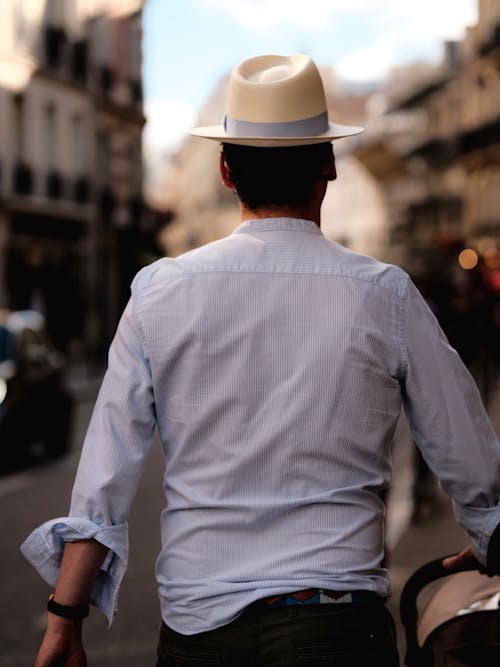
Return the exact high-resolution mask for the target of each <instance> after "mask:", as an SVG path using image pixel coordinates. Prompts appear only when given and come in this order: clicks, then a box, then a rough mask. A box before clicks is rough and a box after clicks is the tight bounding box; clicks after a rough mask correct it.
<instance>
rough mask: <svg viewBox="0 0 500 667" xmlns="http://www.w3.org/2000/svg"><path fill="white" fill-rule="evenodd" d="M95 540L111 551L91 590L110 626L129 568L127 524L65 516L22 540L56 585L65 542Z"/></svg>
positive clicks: (42, 572) (31, 559)
mask: <svg viewBox="0 0 500 667" xmlns="http://www.w3.org/2000/svg"><path fill="white" fill-rule="evenodd" d="M92 539H94V540H96V541H97V542H100V543H101V544H103V545H104V546H106V547H108V549H109V553H108V555H107V557H106V559H105V561H104V563H103V565H102V566H101V570H100V572H99V574H98V576H97V578H96V580H95V581H94V583H93V585H92V589H91V591H90V600H89V601H90V603H91V604H93V605H94V606H95V607H97V608H98V609H100V610H101V611H102V612H103V613H104V615H105V616H106V618H107V619H108V623H109V625H111V623H112V622H113V618H114V616H115V614H116V610H117V600H118V592H119V589H120V585H121V582H122V579H123V575H124V574H125V571H126V569H127V558H128V524H126V523H122V524H119V525H116V526H99V525H97V524H96V523H94V522H93V521H90V520H89V519H82V518H77V517H62V518H58V519H52V520H51V521H47V522H46V523H43V524H42V525H41V526H39V527H38V528H36V529H35V530H34V531H33V532H32V533H31V534H30V535H29V536H28V537H27V538H26V540H25V541H24V542H23V543H22V545H21V552H22V554H23V555H24V557H25V558H26V559H27V560H28V561H29V562H30V563H31V564H32V565H33V567H34V568H35V569H36V570H37V571H38V573H39V574H40V576H41V577H43V579H45V581H46V582H47V583H48V584H50V585H51V586H54V587H55V586H56V584H57V580H58V577H59V570H60V567H61V559H62V554H63V549H64V543H65V542H77V541H79V540H92Z"/></svg>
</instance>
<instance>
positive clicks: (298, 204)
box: [23, 55, 500, 667]
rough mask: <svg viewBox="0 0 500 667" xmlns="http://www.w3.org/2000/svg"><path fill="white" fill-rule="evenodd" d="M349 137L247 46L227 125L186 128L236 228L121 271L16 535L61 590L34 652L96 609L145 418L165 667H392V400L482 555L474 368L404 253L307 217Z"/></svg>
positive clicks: (492, 454)
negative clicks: (122, 290)
mask: <svg viewBox="0 0 500 667" xmlns="http://www.w3.org/2000/svg"><path fill="white" fill-rule="evenodd" d="M359 131H361V128H357V127H351V126H341V125H337V124H334V123H330V122H329V121H328V115H327V107H326V101H325V95H324V91H323V86H322V83H321V79H320V75H319V72H318V70H317V68H316V66H315V65H314V63H313V62H312V61H311V59H310V58H308V57H307V56H302V55H300V56H292V57H281V56H262V57H257V58H252V59H250V60H248V61H245V62H243V63H242V64H241V65H239V66H238V67H236V68H235V69H234V71H233V73H232V76H231V80H230V84H229V93H228V101H227V115H226V117H225V121H224V125H223V126H216V127H206V128H197V129H196V130H193V132H192V133H193V134H195V135H197V136H201V137H205V138H208V139H211V140H215V141H218V142H220V143H222V152H221V156H220V172H221V177H222V180H223V182H224V184H225V185H226V186H227V187H228V188H230V189H232V190H234V191H235V192H236V194H237V196H238V198H239V201H240V208H241V215H242V224H241V225H240V226H239V227H238V228H237V229H236V230H235V231H234V232H233V233H232V234H231V235H229V236H228V237H227V238H225V239H222V240H220V241H217V242H215V243H211V244H209V245H207V246H204V247H202V248H199V249H197V250H194V251H191V252H189V253H186V254H185V255H182V256H180V257H178V258H176V259H168V258H166V259H162V260H159V261H158V262H156V263H154V264H152V265H150V266H149V267H147V268H145V269H143V270H142V271H140V272H139V274H138V275H137V276H136V278H135V280H134V282H133V284H132V296H131V299H130V301H129V304H128V305H127V307H126V309H125V311H124V314H123V317H122V319H121V322H120V324H119V327H118V331H117V333H116V337H115V339H114V341H113V343H112V345H111V349H110V357H109V366H108V370H107V373H106V376H105V378H104V382H103V386H102V388H101V392H100V395H99V398H98V400H97V404H96V406H95V410H94V414H93V417H92V421H91V424H90V427H89V430H88V433H87V436H86V440H85V443H84V447H83V451H82V455H81V461H80V465H79V469H78V473H77V477H76V481H75V485H74V490H73V497H72V503H71V509H70V515H69V517H63V518H58V519H55V520H53V521H50V522H48V523H46V524H44V525H43V526H42V527H40V528H38V529H37V530H36V531H35V532H34V533H33V534H32V535H31V536H30V537H29V538H28V539H27V540H26V542H25V543H24V545H23V552H24V554H25V555H26V556H27V557H28V558H29V559H30V560H31V561H32V562H33V564H34V565H35V566H36V567H37V568H38V569H39V571H40V572H41V574H42V575H43V576H44V577H45V578H46V579H47V581H48V582H50V583H51V585H56V589H55V592H54V594H53V595H52V596H51V597H50V600H49V603H48V610H49V615H48V629H47V633H46V635H45V638H44V640H43V643H42V646H41V649H40V654H39V657H38V662H37V667H47V666H49V665H56V664H57V665H67V666H72V667H74V666H81V665H84V664H85V663H84V650H83V646H82V643H81V624H82V618H83V617H85V616H86V614H87V612H88V602H89V601H90V602H91V603H93V604H95V605H96V606H98V607H99V608H101V609H102V610H103V611H104V613H105V614H106V615H107V616H108V618H109V621H110V622H111V621H112V618H113V614H114V610H115V606H116V598H117V594H118V589H119V586H120V582H121V580H122V577H123V574H124V571H125V567H126V561H127V518H128V514H129V509H130V506H131V503H132V501H133V498H134V494H135V490H136V487H137V482H138V478H139V475H140V472H141V470H142V468H143V465H144V461H145V459H146V456H147V453H148V450H149V448H150V445H151V442H152V439H153V431H154V428H155V426H157V428H158V431H159V435H160V439H161V442H162V445H163V449H164V452H165V458H166V472H165V492H166V498H167V508H166V510H165V511H164V512H163V513H162V518H161V521H162V548H161V552H160V555H159V558H158V561H157V568H156V574H157V580H158V587H159V594H160V601H161V612H162V617H163V625H162V630H161V637H160V641H159V647H158V663H157V665H159V666H168V665H195V664H196V665H199V664H203V665H210V664H220V665H236V664H238V665H287V666H291V665H295V664H299V663H300V664H304V662H307V663H308V664H310V665H315V664H322V665H326V664H332V665H333V664H339V665H340V664H342V665H346V664H349V665H354V664H356V665H357V664H364V665H367V664H373V665H375V664H376V665H384V667H391V666H396V665H397V664H398V657H397V650H396V644H395V637H394V625H393V621H392V618H391V616H390V614H389V612H388V610H387V608H386V607H385V605H384V602H385V600H386V598H387V597H388V595H389V594H390V583H389V576H388V572H387V570H385V569H384V568H383V567H381V561H382V558H383V542H384V536H383V522H384V508H383V503H382V501H381V499H380V497H379V494H380V492H381V491H383V489H384V488H385V487H387V485H388V484H389V481H390V476H391V463H390V450H391V442H392V438H393V434H394V430H395V427H396V422H397V420H398V417H399V414H400V409H401V404H402V403H403V404H404V406H405V409H406V411H407V414H408V416H409V421H410V424H411V426H412V429H413V434H414V437H415V439H416V440H417V441H418V443H419V446H420V447H421V449H422V451H423V452H424V456H425V457H426V459H427V461H428V463H429V465H430V466H431V468H432V469H433V470H434V472H436V474H437V475H438V476H439V477H440V479H441V481H442V484H443V486H444V488H445V489H446V490H447V491H448V493H450V495H451V496H452V497H453V498H454V500H455V504H456V509H457V514H458V518H459V521H460V522H461V523H462V524H463V525H464V527H465V528H466V529H467V531H468V533H469V537H470V542H471V546H470V547H468V548H467V549H466V550H465V551H464V553H463V554H462V555H461V556H460V558H461V559H470V558H472V557H473V555H472V554H473V553H474V554H475V556H477V558H478V559H479V560H481V561H482V562H484V563H486V562H487V561H488V563H489V565H490V566H491V567H493V565H492V562H493V561H494V554H493V551H492V545H495V544H496V543H497V542H499V541H500V540H499V539H498V538H499V537H500V534H499V531H498V530H496V531H495V532H494V537H493V538H490V536H491V534H492V533H493V531H494V530H495V528H496V527H497V525H498V524H499V522H500V507H499V506H498V502H499V499H500V474H499V473H500V445H499V443H498V441H497V439H496V437H495V434H494V432H493V430H492V428H491V425H490V423H489V421H488V418H487V416H486V414H485V411H484V408H483V407H482V405H481V401H480V398H479V395H478V392H477V390H476V387H475V385H474V383H473V381H472V380H471V377H470V375H469V374H468V372H467V371H466V369H465V368H464V366H463V364H462V363H461V361H460V359H459V358H458V356H457V354H456V353H455V352H454V350H452V349H451V348H450V347H449V345H448V343H447V341H446V339H445V338H444V336H443V335H442V333H441V331H440V329H439V327H438V325H437V323H436V320H435V318H434V316H433V315H432V314H431V312H430V311H429V309H428V308H427V306H426V305H425V303H424V301H423V299H422V298H421V296H420V294H419V293H418V291H417V290H416V289H415V287H414V286H413V284H412V283H411V281H410V280H409V278H408V276H407V275H406V274H405V273H404V272H403V271H401V270H400V269H398V268H396V267H394V266H389V265H386V264H381V263H379V262H378V261H376V260H374V259H371V258H368V257H363V256H360V255H357V254H355V253H353V252H350V251H348V250H346V249H344V248H342V247H340V246H339V245H337V244H335V243H331V242H329V241H328V240H327V239H326V238H325V237H324V236H323V235H322V232H321V229H320V207H321V203H322V200H323V197H324V195H325V191H326V188H327V185H328V183H329V182H330V181H332V180H334V179H335V178H336V170H335V160H334V156H333V152H332V147H331V142H332V141H333V140H336V139H339V138H341V137H345V136H349V135H353V134H356V133H357V132H359ZM193 187H196V184H195V183H194V184H193ZM137 548H140V545H137ZM63 550H64V555H63ZM61 558H62V563H61ZM455 562H456V561H453V560H452V561H450V562H449V563H448V564H449V565H450V566H453V565H454V563H455ZM494 565H495V566H498V561H497V562H496V563H494Z"/></svg>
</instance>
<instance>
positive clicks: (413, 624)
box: [399, 554, 486, 667]
mask: <svg viewBox="0 0 500 667" xmlns="http://www.w3.org/2000/svg"><path fill="white" fill-rule="evenodd" d="M450 555H455V554H450ZM445 558H448V556H443V557H442V558H437V559H436V560H433V561H431V562H430V563H427V564H426V565H423V566H422V567H421V568H419V569H418V570H416V571H415V572H414V573H413V574H412V575H411V577H410V578H409V579H408V581H407V582H406V584H405V585H404V587H403V590H402V591H401V598H400V602H399V613H400V617H401V623H402V624H403V627H404V631H405V638H406V657H405V664H406V665H407V666H408V667H419V663H420V661H419V652H420V648H419V646H418V640H417V618H418V609H417V599H418V596H419V594H420V592H421V591H422V590H423V589H424V588H425V587H426V586H427V585H428V584H430V583H431V582H432V581H436V580H437V579H441V578H442V577H448V576H450V575H452V574H456V573H457V572H470V571H473V570H476V571H479V572H481V573H482V574H486V568H484V567H483V565H481V563H479V561H475V562H474V561H469V562H466V563H463V564H462V565H461V566H460V567H458V568H454V569H452V570H451V569H450V568H445V567H444V566H443V560H444V559H445Z"/></svg>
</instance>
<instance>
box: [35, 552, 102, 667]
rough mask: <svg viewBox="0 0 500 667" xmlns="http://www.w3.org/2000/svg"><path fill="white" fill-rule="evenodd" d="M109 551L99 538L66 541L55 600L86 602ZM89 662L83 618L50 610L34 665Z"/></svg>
mask: <svg viewBox="0 0 500 667" xmlns="http://www.w3.org/2000/svg"><path fill="white" fill-rule="evenodd" d="M107 552H108V549H107V547H104V546H103V545H102V544H100V543H99V542H96V540H81V541H79V542H66V544H65V546H64V553H63V558H62V562H61V569H60V573H59V579H58V582H57V586H56V590H55V592H54V601H55V602H56V603H57V604H59V605H63V606H66V607H79V606H81V605H85V604H87V602H88V599H89V595H90V589H91V587H92V583H93V582H94V580H95V578H96V577H97V575H98V573H99V569H100V567H101V565H102V563H103V561H104V559H105V557H106V554H107ZM86 664H87V660H86V656H85V651H84V649H83V645H82V619H81V618H65V617H64V616H59V615H57V614H54V613H51V612H49V614H48V619H47V631H46V633H45V637H44V638H43V641H42V644H41V646H40V650H39V652H38V657H37V660H36V665H35V667H60V666H64V667H85V665H86Z"/></svg>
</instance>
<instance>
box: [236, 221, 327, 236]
mask: <svg viewBox="0 0 500 667" xmlns="http://www.w3.org/2000/svg"><path fill="white" fill-rule="evenodd" d="M276 231H287V232H307V233H309V234H321V233H322V232H321V230H320V228H319V227H318V225H317V224H316V223H315V222H312V220H303V219H302V218H259V219H255V220H253V219H252V220H245V221H244V222H242V223H241V225H239V226H238V227H236V229H235V230H234V231H233V234H245V233H252V232H276Z"/></svg>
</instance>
